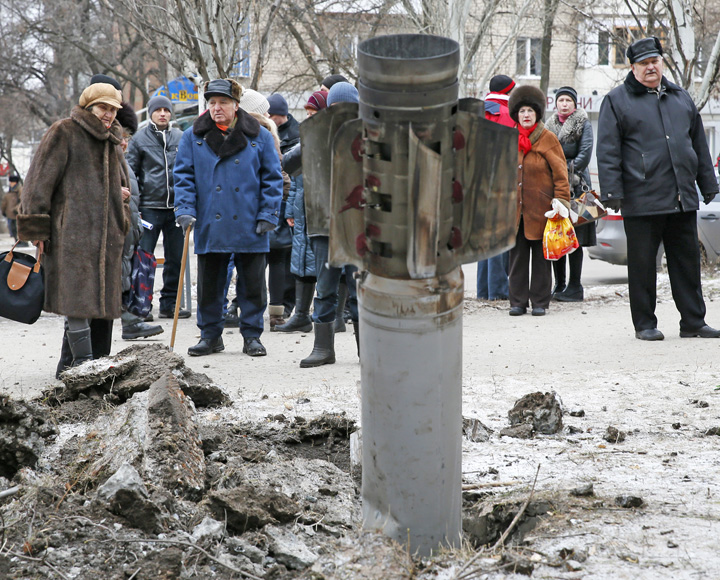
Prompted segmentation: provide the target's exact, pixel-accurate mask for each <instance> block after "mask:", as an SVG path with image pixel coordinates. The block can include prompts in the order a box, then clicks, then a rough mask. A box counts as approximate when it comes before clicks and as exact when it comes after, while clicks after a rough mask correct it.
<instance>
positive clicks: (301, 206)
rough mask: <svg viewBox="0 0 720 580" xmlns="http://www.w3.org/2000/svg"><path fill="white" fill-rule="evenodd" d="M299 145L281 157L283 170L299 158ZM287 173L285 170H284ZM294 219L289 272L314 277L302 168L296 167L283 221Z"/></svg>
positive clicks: (313, 261)
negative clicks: (287, 162)
mask: <svg viewBox="0 0 720 580" xmlns="http://www.w3.org/2000/svg"><path fill="white" fill-rule="evenodd" d="M299 153H300V144H299V143H298V144H297V145H296V146H295V147H294V148H293V149H290V150H289V151H288V152H287V153H286V154H285V155H284V156H283V169H285V163H286V161H289V162H290V163H291V164H292V163H293V159H295V158H299V157H300V155H299ZM285 171H286V172H288V170H287V169H285ZM290 218H292V219H294V220H295V226H294V227H293V241H292V252H291V253H290V272H292V273H293V274H295V275H296V276H315V275H316V274H315V254H314V253H313V251H312V247H311V246H310V238H309V237H308V235H307V228H306V227H305V189H304V188H303V176H302V168H301V167H298V170H297V172H296V174H295V175H294V176H293V177H292V186H291V187H290V193H289V194H288V199H287V203H286V204H285V219H290Z"/></svg>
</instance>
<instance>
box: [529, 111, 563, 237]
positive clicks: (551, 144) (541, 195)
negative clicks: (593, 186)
mask: <svg viewBox="0 0 720 580" xmlns="http://www.w3.org/2000/svg"><path fill="white" fill-rule="evenodd" d="M530 143H532V149H530V151H529V152H528V154H527V155H523V153H522V151H519V152H518V155H519V161H518V181H517V182H518V197H517V200H518V202H517V225H518V226H519V225H520V218H521V217H522V218H523V226H524V233H525V238H526V239H528V240H541V239H542V237H543V232H544V231H545V223H546V222H547V218H546V217H545V212H546V211H550V210H551V209H552V200H553V198H554V197H557V198H560V199H564V200H566V201H570V183H569V182H568V172H567V163H566V161H565V154H564V153H563V150H562V146H561V145H560V141H558V138H557V137H556V136H555V135H554V134H553V133H551V132H550V131H548V130H547V129H546V128H545V125H543V123H542V121H540V122H539V123H538V124H537V127H536V128H535V130H534V131H533V132H532V133H530Z"/></svg>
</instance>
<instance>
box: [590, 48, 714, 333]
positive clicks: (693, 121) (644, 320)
mask: <svg viewBox="0 0 720 580" xmlns="http://www.w3.org/2000/svg"><path fill="white" fill-rule="evenodd" d="M662 52H663V51H662V45H661V44H660V41H659V40H658V39H657V38H654V37H651V38H643V39H641V40H638V41H636V42H634V43H633V44H632V45H630V47H629V48H628V49H627V56H628V59H629V60H630V64H631V67H632V70H631V71H630V72H629V73H628V75H627V77H626V78H625V82H624V83H623V84H622V85H621V86H619V87H617V88H615V89H613V90H612V91H610V93H608V94H607V96H606V97H605V98H604V99H603V102H602V105H601V107H600V119H599V122H598V145H597V157H598V177H599V180H600V189H601V191H602V197H603V201H604V203H605V204H606V206H607V207H609V208H611V209H613V210H615V211H620V210H622V214H623V221H624V224H625V233H626V235H627V253H628V288H629V294H630V311H631V313H632V320H633V324H634V326H635V336H636V337H637V338H639V339H640V340H662V339H663V338H664V336H663V334H662V332H660V330H658V328H657V317H656V316H655V303H656V298H657V288H656V283H657V275H656V271H655V256H656V254H657V251H658V248H659V246H660V242H662V243H663V244H664V246H665V255H666V257H667V268H668V274H669V276H670V286H671V288H672V295H673V299H674V301H675V305H676V307H677V309H678V310H679V311H680V336H681V337H683V338H690V337H701V338H718V337H720V331H718V330H715V329H714V328H711V327H709V326H708V325H707V324H705V302H704V300H703V297H702V288H701V283H700V249H699V245H698V233H697V209H698V203H699V200H698V195H697V190H696V187H695V183H696V182H697V184H698V186H699V188H700V192H701V194H702V197H703V200H704V202H705V203H706V204H707V203H710V202H711V201H712V199H713V198H714V197H715V194H716V193H717V192H718V184H717V181H716V179H715V172H714V170H713V165H712V159H711V158H710V151H709V149H708V145H707V141H706V139H705V132H704V129H703V123H702V120H701V118H700V114H699V113H698V110H697V108H696V107H695V104H694V103H693V101H692V99H691V98H690V95H689V94H688V93H687V91H685V90H684V89H682V88H681V87H679V86H677V85H675V84H673V83H671V82H670V81H668V80H667V79H666V78H665V77H664V76H663V59H662Z"/></svg>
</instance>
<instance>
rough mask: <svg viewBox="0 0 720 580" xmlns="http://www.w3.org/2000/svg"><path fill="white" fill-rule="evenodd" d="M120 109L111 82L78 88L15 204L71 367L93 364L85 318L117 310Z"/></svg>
mask: <svg viewBox="0 0 720 580" xmlns="http://www.w3.org/2000/svg"><path fill="white" fill-rule="evenodd" d="M120 106H121V94H120V91H118V90H117V89H116V88H115V87H113V86H112V85H110V84H105V83H98V84H93V85H90V86H89V87H88V88H87V89H85V91H83V93H82V95H81V96H80V102H79V106H78V107H75V108H74V109H73V110H72V113H71V115H70V118H69V119H63V120H61V121H58V122H56V123H55V124H53V125H52V127H50V129H49V130H48V132H47V133H46V134H45V136H44V137H43V139H42V141H41V142H40V146H39V148H38V150H37V152H36V153H35V156H34V157H33V161H32V163H31V165H30V170H29V172H28V174H27V178H26V180H25V188H24V190H23V194H22V198H21V203H20V213H19V215H18V222H17V225H18V236H19V237H20V239H21V240H29V241H32V242H33V243H35V245H37V246H39V247H40V248H41V249H42V250H43V252H44V254H45V257H44V258H43V263H44V267H45V304H44V307H43V308H44V310H46V311H48V312H54V313H56V314H61V315H63V316H65V317H66V324H67V328H68V332H67V336H68V341H69V343H70V349H71V351H72V354H73V366H76V365H78V364H80V363H82V362H84V361H86V360H92V347H91V337H90V325H89V321H90V320H91V319H105V320H113V319H115V318H119V317H120V313H121V300H122V292H121V272H122V250H123V242H124V239H125V234H126V233H127V231H128V228H129V224H130V206H129V198H130V190H129V189H128V187H129V183H130V180H129V177H128V173H127V167H126V165H125V160H124V157H123V153H122V150H121V148H120V142H121V141H122V128H121V127H120V125H119V123H117V121H116V120H115V116H116V114H117V110H118V109H119V108H120Z"/></svg>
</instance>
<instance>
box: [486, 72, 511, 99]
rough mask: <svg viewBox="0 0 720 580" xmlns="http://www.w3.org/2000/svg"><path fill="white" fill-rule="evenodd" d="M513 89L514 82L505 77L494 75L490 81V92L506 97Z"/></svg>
mask: <svg viewBox="0 0 720 580" xmlns="http://www.w3.org/2000/svg"><path fill="white" fill-rule="evenodd" d="M514 87H515V81H514V80H512V79H511V78H510V77H509V76H507V75H495V76H494V77H493V78H491V79H490V92H491V93H500V94H501V95H507V94H508V93H509V92H510V91H512V90H513V88H514Z"/></svg>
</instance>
